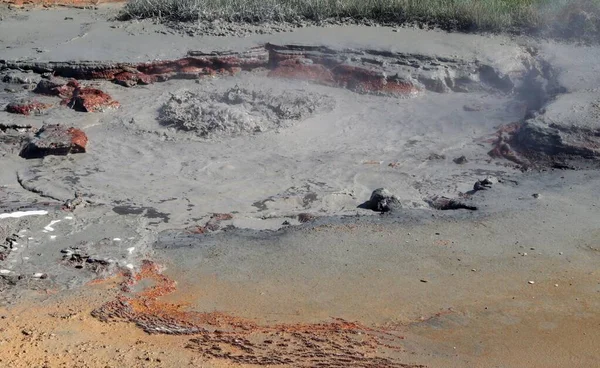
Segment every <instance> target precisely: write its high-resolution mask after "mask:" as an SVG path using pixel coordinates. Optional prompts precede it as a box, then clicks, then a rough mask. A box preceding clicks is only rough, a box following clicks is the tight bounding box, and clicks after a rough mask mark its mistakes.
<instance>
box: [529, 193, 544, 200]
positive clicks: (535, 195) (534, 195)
mask: <svg viewBox="0 0 600 368" xmlns="http://www.w3.org/2000/svg"><path fill="white" fill-rule="evenodd" d="M531 196H532V197H533V198H535V199H540V198H541V197H542V196H541V194H539V193H533V194H532V195H531Z"/></svg>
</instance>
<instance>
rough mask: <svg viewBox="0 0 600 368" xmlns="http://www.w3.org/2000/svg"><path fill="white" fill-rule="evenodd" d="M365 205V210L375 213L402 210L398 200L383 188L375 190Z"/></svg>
mask: <svg viewBox="0 0 600 368" xmlns="http://www.w3.org/2000/svg"><path fill="white" fill-rule="evenodd" d="M366 205H367V208H369V209H371V210H373V211H377V212H389V211H393V210H396V209H399V208H402V205H401V204H400V200H399V199H398V198H397V197H396V196H395V195H393V194H391V193H390V192H389V191H388V190H387V189H385V188H379V189H375V190H374V191H373V193H372V194H371V198H370V199H369V201H368V202H367V203H366Z"/></svg>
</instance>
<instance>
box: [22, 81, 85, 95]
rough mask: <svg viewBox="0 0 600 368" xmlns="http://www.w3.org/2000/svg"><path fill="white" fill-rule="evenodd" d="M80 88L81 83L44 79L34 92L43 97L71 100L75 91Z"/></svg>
mask: <svg viewBox="0 0 600 368" xmlns="http://www.w3.org/2000/svg"><path fill="white" fill-rule="evenodd" d="M78 87H79V83H78V82H77V81H76V80H74V79H71V80H66V79H63V78H55V77H53V78H50V79H42V80H41V81H40V82H39V83H38V84H37V86H36V87H35V89H34V90H33V92H35V93H39V94H42V95H50V96H58V97H60V98H70V97H71V96H72V95H73V91H74V90H75V89H76V88H78Z"/></svg>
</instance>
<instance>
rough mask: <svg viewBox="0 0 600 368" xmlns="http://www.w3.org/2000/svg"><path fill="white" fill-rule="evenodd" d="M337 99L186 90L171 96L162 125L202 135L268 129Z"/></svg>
mask: <svg viewBox="0 0 600 368" xmlns="http://www.w3.org/2000/svg"><path fill="white" fill-rule="evenodd" d="M334 106H335V100H334V99H333V98H332V97H330V96H327V95H323V94H318V93H313V92H307V91H303V90H286V91H284V92H283V93H276V92H274V91H271V90H265V91H260V90H248V89H245V88H240V87H237V86H236V87H234V88H230V89H228V90H226V91H225V92H216V93H206V92H202V91H201V92H193V91H184V92H182V93H179V94H174V95H172V96H171V98H170V99H169V101H167V102H166V103H165V105H164V106H163V108H162V110H161V113H160V117H159V119H160V122H161V124H163V125H165V126H169V127H174V128H176V129H178V130H184V131H189V132H194V133H196V134H197V135H198V136H200V137H203V138H216V137H228V136H236V135H241V134H252V133H259V132H266V131H269V130H273V129H278V128H282V127H286V126H289V125H290V124H291V123H293V122H294V121H301V120H304V119H307V118H309V117H310V116H312V115H314V114H316V113H319V112H327V111H331V110H332V109H333V107H334Z"/></svg>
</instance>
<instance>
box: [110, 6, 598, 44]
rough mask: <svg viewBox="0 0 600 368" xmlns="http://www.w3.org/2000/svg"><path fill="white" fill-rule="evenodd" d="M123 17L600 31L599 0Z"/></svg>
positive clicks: (143, 9) (164, 9)
mask: <svg viewBox="0 0 600 368" xmlns="http://www.w3.org/2000/svg"><path fill="white" fill-rule="evenodd" d="M121 18H122V19H131V18H159V19H161V20H163V21H183V22H187V21H214V20H221V21H229V22H238V23H252V24H259V23H267V22H285V23H290V24H298V23H320V22H327V21H332V20H334V21H340V20H341V21H354V22H375V23H380V24H393V25H400V24H406V23H410V22H417V23H420V24H428V25H436V26H439V27H442V28H444V29H455V30H463V31H473V30H483V31H508V32H534V31H535V32H540V33H541V34H545V35H551V36H560V37H567V38H570V37H586V38H590V37H591V38H597V37H599V36H600V0H129V1H128V3H127V5H126V6H125V8H124V10H123V12H122V14H121Z"/></svg>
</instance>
